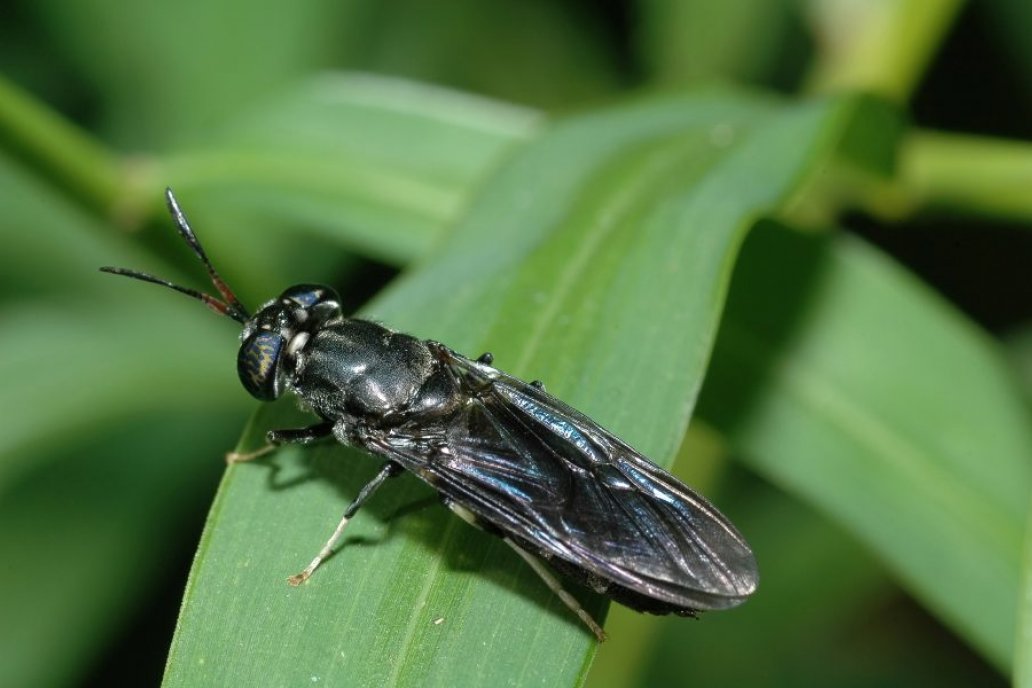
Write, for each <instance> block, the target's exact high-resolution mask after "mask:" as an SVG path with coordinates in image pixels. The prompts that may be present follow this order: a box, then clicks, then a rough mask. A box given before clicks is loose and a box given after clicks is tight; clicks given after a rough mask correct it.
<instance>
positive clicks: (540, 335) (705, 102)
mask: <svg viewBox="0 0 1032 688" xmlns="http://www.w3.org/2000/svg"><path fill="white" fill-rule="evenodd" d="M853 105H854V104H853V102H852V101H843V102H833V101H826V102H821V103H811V104H806V105H802V106H798V107H787V106H783V105H781V104H779V103H777V102H776V101H771V100H767V99H761V98H755V97H748V96H742V95H738V94H735V93H731V92H720V91H714V92H709V93H704V94H698V95H694V96H690V97H681V98H676V99H667V100H657V101H647V102H644V103H637V104H633V105H629V106H624V107H619V108H614V109H611V110H606V111H601V112H598V113H594V114H590V115H585V116H583V117H580V118H576V119H572V120H570V121H568V122H566V123H563V124H560V125H557V126H556V127H554V128H553V129H551V130H550V131H548V132H547V133H545V134H544V135H543V136H541V137H540V138H539V139H537V140H536V141H535V142H533V143H532V144H531V145H529V146H528V147H527V148H525V149H524V150H523V151H522V152H521V153H520V154H519V155H518V156H517V157H516V158H514V159H513V160H512V161H511V163H510V164H509V165H507V166H506V167H505V168H504V169H503V170H502V171H501V172H500V173H499V174H498V175H497V176H495V177H494V178H493V179H492V180H491V182H489V183H488V184H486V185H485V186H484V188H483V189H482V191H481V193H480V194H478V196H477V198H476V201H475V202H474V204H473V206H472V207H471V209H470V211H469V213H468V214H467V215H466V216H465V219H464V220H463V221H462V222H461V223H460V224H459V226H458V227H457V228H456V230H455V231H454V232H453V233H452V234H451V235H450V237H449V240H448V241H447V242H446V243H445V244H444V245H443V246H442V247H441V248H440V250H439V251H438V252H437V253H435V254H434V255H433V256H432V257H430V258H428V259H427V260H426V261H425V262H423V263H422V264H421V265H420V266H419V267H417V268H416V269H415V270H413V271H412V272H411V273H410V274H409V275H407V276H406V277H405V278H403V279H401V280H399V281H398V282H397V283H396V285H395V286H394V287H392V288H391V289H389V290H388V292H387V293H386V294H384V295H383V296H382V297H381V298H378V299H377V300H376V301H375V302H374V303H372V304H370V306H369V308H368V309H366V313H367V314H368V315H372V316H374V317H377V318H381V319H383V320H385V321H387V322H389V323H391V324H392V325H395V326H397V327H400V328H403V329H406V330H408V331H412V332H414V333H416V334H418V335H420V336H426V337H433V338H438V339H441V340H443V341H446V342H448V343H449V345H451V346H453V347H455V348H456V349H458V350H459V351H463V352H465V353H467V354H472V355H476V354H479V353H480V351H482V350H483V349H490V350H493V351H494V352H495V354H496V357H497V358H496V360H497V361H498V364H499V365H500V367H502V368H504V369H507V370H510V371H512V372H514V373H516V374H519V375H524V376H527V377H540V378H542V379H544V380H546V382H547V384H548V385H549V387H550V389H551V390H553V391H555V392H556V393H557V394H558V396H560V397H563V398H565V399H566V400H568V401H570V402H572V403H573V404H575V405H578V406H580V407H582V408H583V409H584V410H586V411H587V412H589V413H590V414H593V415H594V416H595V417H596V418H598V419H599V420H600V421H602V422H603V423H604V424H606V425H607V426H609V427H611V428H613V429H614V430H616V431H617V432H618V433H621V434H623V435H624V436H625V437H626V438H627V439H628V440H629V441H631V442H632V443H633V444H635V445H636V446H638V447H639V448H640V449H642V450H643V451H645V452H646V453H647V454H649V455H651V456H652V457H654V458H655V459H657V460H658V461H660V462H661V463H666V464H668V463H669V461H670V459H671V457H672V455H673V452H674V450H675V449H676V447H677V444H678V442H679V439H680V435H681V434H682V433H683V429H684V427H685V424H686V423H687V417H688V414H689V412H690V409H691V407H692V405H693V403H694V398H695V395H696V392H697V389H698V386H699V381H700V379H701V376H702V372H703V369H704V367H705V363H706V359H707V355H708V350H709V348H710V345H711V342H712V339H713V337H714V332H715V329H716V324H717V321H718V316H719V313H720V309H721V306H722V301H723V293H724V290H725V286H726V281H727V279H728V276H729V274H730V271H731V266H732V264H733V261H734V257H735V252H736V250H737V246H738V244H739V242H740V241H741V238H742V236H743V235H744V233H745V232H746V231H747V229H748V228H749V227H750V226H751V225H752V223H753V221H754V219H755V218H756V217H757V216H758V215H759V214H762V213H764V212H768V211H772V210H775V209H776V208H777V207H778V206H779V204H780V203H782V202H783V201H784V199H786V198H787V197H788V196H790V195H791V193H792V191H793V190H794V189H795V188H796V187H797V185H798V184H799V183H800V182H801V181H802V179H804V178H805V177H806V176H807V175H808V174H812V173H814V172H815V171H816V170H818V169H819V168H820V167H821V165H822V164H823V163H825V162H826V161H827V159H828V157H829V156H830V155H831V153H832V151H833V148H834V144H835V142H836V141H837V140H838V139H839V137H840V136H841V134H842V130H843V128H844V127H846V126H848V122H849V115H850V114H851V113H852V112H853ZM300 422H303V421H302V420H301V419H300V418H299V416H298V414H297V413H296V412H293V411H291V407H290V405H289V403H287V404H277V405H273V406H268V407H266V408H264V409H263V410H262V411H261V412H260V413H259V415H258V416H257V417H256V419H255V422H254V424H253V425H252V427H251V428H250V429H249V430H248V432H247V433H245V437H244V439H243V442H242V444H243V446H245V447H253V446H257V445H258V444H259V443H260V442H261V436H262V433H263V432H264V431H265V430H266V429H268V428H270V427H284V426H296V425H297V424H299V423H300ZM378 463H379V462H377V461H374V460H370V459H369V458H368V457H363V456H361V454H360V453H359V452H356V451H353V450H349V449H344V448H340V447H336V446H323V447H318V448H313V449H310V450H304V451H301V450H298V449H284V450H282V451H279V452H277V453H276V455H275V457H274V458H272V459H271V460H270V461H269V462H268V463H267V465H266V467H265V469H263V467H262V466H260V465H259V466H254V465H244V466H238V467H234V468H232V469H231V470H230V471H229V473H228V475H227V479H226V480H225V482H224V484H223V486H222V489H221V491H220V494H219V497H218V499H217V501H216V503H215V505H214V506H213V509H212V512H211V515H210V519H209V523H208V526H207V528H206V531H205V534H204V536H203V539H202V543H201V547H200V550H199V552H198V556H197V560H196V563H195V567H194V570H193V572H192V574H191V578H190V582H189V585H188V589H187V593H186V598H185V600H184V605H183V610H182V614H181V617H180V623H179V627H178V630H177V633H176V638H175V640H174V643H173V647H172V651H171V654H170V658H169V664H168V669H167V673H166V684H167V685H169V686H180V685H191V686H192V685H199V684H204V685H210V684H220V683H224V682H226V681H230V680H232V681H234V682H253V681H257V680H261V681H263V682H267V683H274V684H279V683H283V684H292V683H299V682H302V681H304V682H327V683H331V684H332V683H345V682H346V683H349V684H352V685H420V686H436V685H448V686H454V685H575V684H577V683H578V682H579V681H580V680H582V678H583V676H584V672H585V670H586V667H587V664H588V662H589V661H590V658H591V655H592V652H593V648H594V640H593V639H592V637H591V636H590V634H589V633H588V632H587V631H586V629H584V628H582V627H581V625H580V624H579V622H578V621H577V620H576V619H575V618H571V615H570V613H569V612H568V610H566V609H565V608H564V607H563V606H562V604H561V603H560V602H559V601H558V600H557V599H555V598H554V596H553V595H551V594H550V593H549V592H548V591H547V589H545V587H544V585H543V584H541V583H540V581H538V580H537V579H536V577H535V576H534V574H533V573H532V572H531V571H530V570H529V569H528V568H527V567H525V566H522V565H520V563H519V561H518V560H516V557H515V556H514V555H513V554H512V553H511V552H508V551H506V549H505V547H504V546H503V545H501V544H500V543H499V541H497V540H496V539H494V538H491V537H490V536H487V535H485V534H482V533H480V532H478V531H475V530H473V529H471V528H469V527H468V526H467V525H466V524H464V523H462V522H461V521H459V520H458V519H455V518H454V517H453V516H451V515H450V514H449V513H448V512H446V511H445V510H444V509H442V508H440V506H438V505H437V503H436V498H435V497H434V495H433V492H432V491H431V490H430V489H429V488H427V487H425V486H423V485H421V484H420V483H418V481H417V480H415V479H414V478H413V477H411V476H405V477H402V478H399V479H398V480H397V484H396V485H392V486H391V488H392V489H390V490H389V491H385V492H384V493H383V494H378V495H377V496H376V498H375V499H374V500H373V503H372V504H370V506H369V507H368V508H367V509H366V510H364V511H363V512H362V514H361V515H360V516H359V517H358V518H356V520H355V521H354V523H353V524H352V526H351V527H352V528H353V529H352V530H349V537H347V538H346V541H345V546H344V547H343V548H342V549H341V550H340V551H339V552H338V553H337V555H336V556H334V557H333V558H332V559H330V561H328V562H327V564H326V565H324V567H323V569H321V570H320V571H319V572H318V575H316V576H315V577H314V578H313V579H312V580H311V581H310V582H309V583H308V584H306V585H305V586H304V587H302V588H290V587H289V586H287V585H286V583H285V582H284V578H285V576H286V575H288V574H290V573H294V572H295V571H296V570H297V569H298V568H300V567H301V566H302V565H303V564H304V563H305V562H307V560H308V559H309V558H310V557H311V556H312V554H313V553H314V551H315V550H316V549H317V548H318V546H319V545H320V544H321V543H322V541H323V540H324V539H325V537H326V536H327V535H328V534H329V530H330V529H331V528H332V526H333V524H334V523H335V520H336V518H337V517H338V516H339V514H340V512H341V510H342V509H343V508H344V506H345V505H346V503H347V502H348V501H349V500H350V499H351V498H353V497H354V496H355V494H356V492H357V491H358V489H359V488H360V486H361V485H362V483H363V482H364V481H366V480H368V479H369V478H370V477H371V476H372V474H373V472H374V471H375V469H376V466H377V464H378ZM582 596H583V597H585V600H586V603H587V605H588V607H589V609H591V610H592V611H593V612H595V613H599V612H600V611H601V609H602V606H601V604H600V601H599V600H598V599H596V598H589V597H588V596H585V595H583V594H582Z"/></svg>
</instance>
